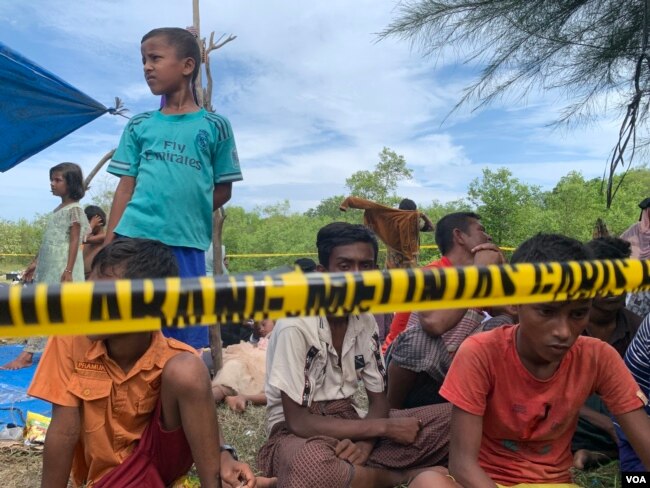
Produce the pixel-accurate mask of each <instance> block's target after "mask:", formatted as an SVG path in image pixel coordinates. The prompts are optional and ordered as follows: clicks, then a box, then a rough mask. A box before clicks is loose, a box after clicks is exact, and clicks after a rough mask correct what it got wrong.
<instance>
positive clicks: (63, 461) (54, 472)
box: [41, 404, 81, 488]
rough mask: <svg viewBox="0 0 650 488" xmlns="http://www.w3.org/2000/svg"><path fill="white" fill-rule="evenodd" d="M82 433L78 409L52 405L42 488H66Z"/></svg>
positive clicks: (44, 455) (46, 437)
mask: <svg viewBox="0 0 650 488" xmlns="http://www.w3.org/2000/svg"><path fill="white" fill-rule="evenodd" d="M80 433H81V415H80V413H79V408H78V407H64V406H61V405H56V404H52V421H51V422H50V426H49V428H48V429H47V434H46V436H45V448H44V449H43V475H42V478H41V488H66V487H67V486H68V479H69V478H70V471H71V470H72V459H73V456H74V450H75V446H76V445H77V442H78V441H79V435H80Z"/></svg>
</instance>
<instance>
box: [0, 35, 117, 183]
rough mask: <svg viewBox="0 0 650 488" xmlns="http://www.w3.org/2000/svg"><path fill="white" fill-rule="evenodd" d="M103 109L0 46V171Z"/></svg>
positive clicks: (32, 153) (58, 79)
mask: <svg viewBox="0 0 650 488" xmlns="http://www.w3.org/2000/svg"><path fill="white" fill-rule="evenodd" d="M107 111H108V109H107V108H106V107H104V105H102V104H101V103H99V102H97V101H95V100H93V99H92V98H90V97H89V96H87V95H85V94H84V93H82V92H80V91H79V90H77V89H76V88H74V87H73V86H71V85H69V84H68V83H66V82H65V81H63V80H62V79H60V78H59V77H58V76H55V75H53V74H52V73H50V72H49V71H47V70H45V69H43V68H41V67H40V66H38V65H36V64H34V63H32V62H31V61H30V60H28V59H26V58H24V57H23V56H21V55H20V54H18V53H17V52H15V51H13V50H11V49H9V48H8V47H7V46H5V45H4V44H2V43H0V135H1V137H2V143H1V144H0V171H3V172H4V171H7V170H8V169H10V168H13V167H14V166H16V165H17V164H18V163H20V162H22V161H24V160H25V159H27V158H29V157H30V156H33V155H34V154H36V153H37V152H39V151H41V150H43V149H45V148H46V147H48V146H49V145H51V144H54V143H55V142H56V141H58V140H59V139H62V138H63V137H65V136H66V135H68V134H69V133H70V132H72V131H74V130H76V129H78V128H79V127H81V126H82V125H85V124H87V123H88V122H90V121H91V120H94V119H96V118H97V117H99V116H100V115H102V114H103V113H106V112H107Z"/></svg>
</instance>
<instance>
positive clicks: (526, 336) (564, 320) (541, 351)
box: [517, 300, 591, 366]
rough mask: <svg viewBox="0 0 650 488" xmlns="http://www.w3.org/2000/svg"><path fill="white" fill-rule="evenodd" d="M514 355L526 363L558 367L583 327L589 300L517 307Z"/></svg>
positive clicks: (586, 318) (587, 317) (588, 308)
mask: <svg viewBox="0 0 650 488" xmlns="http://www.w3.org/2000/svg"><path fill="white" fill-rule="evenodd" d="M517 308H518V311H519V324H520V325H519V331H518V333H517V351H518V352H519V356H520V357H521V358H522V359H523V360H524V361H527V362H530V363H532V364H535V365H539V366H544V365H549V364H552V363H559V362H560V361H561V360H562V358H563V357H564V355H565V354H566V353H567V352H568V351H569V349H570V348H571V346H573V343H574V342H575V341H576V339H577V338H578V336H579V335H580V334H582V332H583V331H584V330H585V328H586V327H587V323H588V322H589V311H590V309H591V300H576V301H570V302H548V303H536V304H532V305H519V306H518V307H517Z"/></svg>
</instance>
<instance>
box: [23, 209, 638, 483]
mask: <svg viewBox="0 0 650 488" xmlns="http://www.w3.org/2000/svg"><path fill="white" fill-rule="evenodd" d="M408 211H413V210H408ZM649 214H650V207H649V206H648V205H646V207H644V208H643V209H642V218H641V221H640V222H639V224H636V225H638V226H644V228H643V230H642V231H640V234H642V235H646V236H647V235H648V231H649V230H650V226H648V223H649V222H650V215H649ZM93 218H94V217H93V216H92V215H90V216H89V220H90V222H91V230H89V231H88V234H87V235H86V238H85V240H86V241H89V239H91V238H92V236H93V235H94V234H93V233H94V231H93V230H92V228H94V226H93V225H92V222H93ZM104 219H105V217H104V216H102V217H101V220H104ZM99 221H100V219H96V222H99ZM646 227H647V228H646ZM644 232H645V234H644ZM435 239H436V243H437V245H438V246H439V249H440V252H441V258H440V259H438V260H436V261H434V262H432V263H430V264H428V265H427V266H428V267H447V266H464V265H471V264H474V265H489V264H501V263H505V262H507V260H506V258H505V256H504V254H503V253H502V252H501V250H500V249H499V248H498V247H497V246H496V245H495V244H494V243H492V242H491V238H490V236H489V234H488V231H487V230H486V229H485V228H484V227H483V225H482V224H481V221H480V216H479V215H477V214H475V213H471V212H463V213H455V214H449V215H447V216H445V217H443V218H442V219H441V220H440V221H439V222H437V223H436V225H435ZM647 244H648V241H647V240H646V241H641V245H640V246H639V245H637V246H636V248H637V249H640V250H644V249H645V247H644V246H646V245H647ZM316 246H317V249H318V264H316V265H315V268H314V266H312V265H313V264H315V263H313V262H312V263H307V262H305V261H304V260H299V262H298V263H297V264H303V265H304V269H305V270H306V272H337V271H366V270H373V269H376V268H377V267H378V243H377V238H376V237H375V235H374V233H373V232H372V231H371V230H369V229H368V227H366V226H363V225H353V224H348V223H343V222H334V223H331V224H329V225H326V226H325V227H323V228H321V229H320V231H319V232H318V235H317V236H316ZM634 249H635V248H634V247H632V246H631V245H630V243H629V242H628V241H626V240H623V239H620V238H616V237H601V238H597V239H593V240H592V241H589V242H587V243H585V244H583V243H581V242H579V241H576V240H575V239H572V238H568V237H565V236H561V235H554V234H539V235H536V236H534V237H532V238H530V239H529V240H527V241H525V242H523V243H522V244H521V245H520V246H519V247H518V248H517V250H516V251H515V252H514V253H513V255H512V256H511V258H510V260H509V262H510V263H513V264H514V263H543V262H551V261H570V260H588V259H623V258H628V257H630V256H631V255H633V254H632V253H633V250H634ZM637 252H638V251H637ZM85 254H86V253H85V252H84V256H85ZM635 257H638V254H637V256H635ZM175 263H176V260H175V257H174V255H173V253H171V251H170V250H169V248H168V247H167V246H165V245H163V244H161V243H158V242H156V241H151V240H147V239H126V240H124V239H118V240H115V241H114V242H112V243H111V244H109V245H108V246H106V247H104V248H103V249H101V250H98V252H97V253H96V255H95V256H93V258H92V265H91V267H90V270H89V271H90V273H89V279H91V280H104V279H115V278H143V277H148V278H151V277H162V276H174V275H177V273H178V269H177V267H176V264H175ZM626 299H627V301H628V303H634V306H635V312H636V313H635V312H633V311H631V310H630V309H628V308H626ZM391 315H392V314H388V315H386V314H384V315H380V316H378V317H377V318H378V319H379V322H384V323H386V324H388V323H390V326H389V327H384V328H383V329H384V330H383V331H380V327H379V326H378V320H377V319H376V318H375V316H373V315H372V314H369V313H362V314H358V315H349V316H343V317H340V316H339V317H335V316H326V317H293V318H284V319H280V320H278V321H277V322H274V321H272V320H263V321H260V322H254V321H251V322H250V323H247V324H244V325H245V327H242V328H241V330H242V331H244V332H242V333H240V334H241V335H240V337H239V338H237V339H235V340H234V341H233V342H232V343H231V344H226V345H227V347H225V349H224V365H223V368H222V369H221V370H220V371H219V372H218V373H217V374H216V375H215V377H214V378H213V379H212V380H211V381H210V378H209V374H208V368H207V367H206V365H205V363H204V361H202V360H201V359H199V356H198V355H197V351H196V349H195V348H193V347H192V346H190V345H187V344H185V343H183V342H182V341H179V340H176V339H173V338H165V337H163V335H162V334H161V333H160V332H141V333H130V334H115V335H107V336H102V337H54V338H51V339H50V340H49V342H48V345H47V348H46V350H45V353H44V354H43V357H42V359H41V361H40V363H39V365H38V369H37V372H36V376H35V378H34V381H33V383H32V385H31V387H30V389H29V393H30V394H31V395H33V396H36V397H39V398H42V399H45V400H47V401H50V402H52V404H53V418H52V424H51V426H50V428H49V430H48V434H47V437H46V441H45V451H44V464H43V486H65V485H66V483H67V481H68V477H69V476H70V473H72V479H73V482H74V483H75V485H76V486H82V485H83V484H84V483H89V482H91V483H92V486H95V487H104V486H106V487H108V486H156V487H162V486H168V485H169V484H170V483H172V482H173V480H174V479H176V478H178V477H179V476H181V475H183V474H184V473H186V472H187V470H188V469H189V468H190V466H191V465H192V464H195V465H196V469H197V472H198V474H199V477H200V478H201V482H202V486H220V485H219V482H223V483H224V485H223V486H261V487H265V486H279V487H320V486H323V487H325V486H327V487H338V486H340V487H347V486H351V487H381V486H385V487H393V486H399V485H402V484H409V486H411V487H413V488H420V487H433V486H449V487H451V486H463V487H471V486H488V485H490V486H494V484H495V483H496V484H498V485H500V486H513V485H520V484H540V483H541V484H549V485H554V486H571V485H570V484H571V483H572V478H571V468H579V469H585V468H589V467H592V466H596V465H599V464H602V463H606V462H609V461H611V460H614V459H617V458H618V459H620V463H621V469H624V470H627V471H629V470H640V471H646V470H648V469H650V417H649V416H648V414H649V413H650V410H648V402H647V395H648V394H649V393H650V383H649V381H648V378H649V374H650V303H649V302H648V300H647V294H646V295H643V294H640V295H635V296H626V295H625V294H622V295H617V296H604V297H597V298H594V299H593V300H588V299H582V300H575V301H567V302H549V303H539V304H527V305H520V304H512V305H511V306H500V307H490V308H483V309H476V308H472V309H457V308H455V309H448V310H435V311H420V312H412V313H397V314H394V316H392V317H391ZM391 318H392V320H390V319H391ZM360 383H361V384H362V385H363V387H364V389H365V393H366V395H367V398H368V407H367V411H361V410H360V409H359V407H358V405H356V404H355V400H354V398H355V394H356V393H357V390H358V388H359V384H360ZM215 402H216V403H219V402H226V403H227V405H228V406H229V407H230V408H231V409H232V410H233V411H235V412H243V411H244V410H245V409H246V408H247V407H248V406H249V405H266V410H267V415H266V419H267V425H266V430H267V434H268V438H267V441H266V442H265V444H264V445H263V446H262V447H261V449H260V450H259V453H258V457H257V463H256V469H257V471H258V473H259V474H260V476H257V477H256V476H255V475H254V474H253V469H252V468H251V467H250V466H248V465H246V464H244V463H242V462H239V461H238V460H237V455H236V451H235V449H234V447H232V446H231V445H230V444H228V443H226V441H225V440H224V439H223V438H222V436H221V434H220V431H219V427H218V421H217V417H216V414H215V408H214V404H215ZM230 441H232V442H233V444H235V443H236V439H231V440H230ZM219 452H220V453H221V454H220V455H217V454H216V453H219ZM212 482H214V483H212Z"/></svg>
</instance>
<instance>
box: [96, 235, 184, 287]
mask: <svg viewBox="0 0 650 488" xmlns="http://www.w3.org/2000/svg"><path fill="white" fill-rule="evenodd" d="M117 268H119V269H121V270H123V272H122V273H121V275H120V276H119V277H120V278H125V279H143V278H167V277H169V276H178V263H177V262H176V257H175V256H174V253H173V252H172V250H171V248H170V247H169V246H167V245H166V244H163V243H162V242H159V241H154V240H152V239H117V240H115V241H113V242H111V243H110V244H109V245H108V246H106V247H105V248H103V249H102V250H101V251H99V252H98V253H97V255H96V256H95V258H94V259H93V264H92V270H93V271H95V270H97V271H98V272H99V273H100V274H103V275H105V274H107V273H108V272H109V271H110V270H112V269H117Z"/></svg>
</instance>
